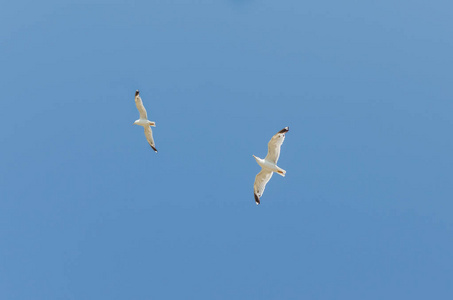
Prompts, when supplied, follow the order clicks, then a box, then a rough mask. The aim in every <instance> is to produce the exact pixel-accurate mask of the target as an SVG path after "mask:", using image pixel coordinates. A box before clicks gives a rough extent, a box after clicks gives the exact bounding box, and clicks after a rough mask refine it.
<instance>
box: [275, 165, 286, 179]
mask: <svg viewBox="0 0 453 300" xmlns="http://www.w3.org/2000/svg"><path fill="white" fill-rule="evenodd" d="M277 174H278V175H281V176H283V177H285V175H286V171H285V170H283V169H282V168H280V167H277Z"/></svg>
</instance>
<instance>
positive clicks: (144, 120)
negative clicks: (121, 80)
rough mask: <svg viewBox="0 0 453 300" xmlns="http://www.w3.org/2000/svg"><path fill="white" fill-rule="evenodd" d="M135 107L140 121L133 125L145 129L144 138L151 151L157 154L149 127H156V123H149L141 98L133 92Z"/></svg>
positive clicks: (137, 93) (136, 92)
mask: <svg viewBox="0 0 453 300" xmlns="http://www.w3.org/2000/svg"><path fill="white" fill-rule="evenodd" d="M135 105H136V106H137V109H138V112H139V113H140V119H138V120H136V121H135V122H134V124H133V125H140V126H143V127H144V128H145V136H146V139H147V140H148V143H149V145H150V146H151V148H153V150H154V151H155V152H156V153H157V149H156V145H155V144H154V139H153V132H152V131H151V127H149V126H153V127H156V122H151V121H149V120H148V116H147V114H146V109H145V107H144V106H143V102H142V98H140V95H139V91H138V90H136V91H135Z"/></svg>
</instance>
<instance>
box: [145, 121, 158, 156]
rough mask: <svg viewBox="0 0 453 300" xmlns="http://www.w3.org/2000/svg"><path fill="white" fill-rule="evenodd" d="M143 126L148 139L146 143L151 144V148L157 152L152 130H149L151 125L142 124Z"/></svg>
mask: <svg viewBox="0 0 453 300" xmlns="http://www.w3.org/2000/svg"><path fill="white" fill-rule="evenodd" d="M144 127H145V136H146V139H147V140H148V143H149V145H150V146H151V148H153V150H154V151H155V152H156V153H157V149H156V144H154V139H153V132H152V130H151V127H149V126H144Z"/></svg>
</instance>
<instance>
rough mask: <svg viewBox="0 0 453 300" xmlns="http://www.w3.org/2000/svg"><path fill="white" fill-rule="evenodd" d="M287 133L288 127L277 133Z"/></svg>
mask: <svg viewBox="0 0 453 300" xmlns="http://www.w3.org/2000/svg"><path fill="white" fill-rule="evenodd" d="M288 131H289V126H286V127H285V128H283V129H282V130H280V131H279V132H278V133H286V132H288Z"/></svg>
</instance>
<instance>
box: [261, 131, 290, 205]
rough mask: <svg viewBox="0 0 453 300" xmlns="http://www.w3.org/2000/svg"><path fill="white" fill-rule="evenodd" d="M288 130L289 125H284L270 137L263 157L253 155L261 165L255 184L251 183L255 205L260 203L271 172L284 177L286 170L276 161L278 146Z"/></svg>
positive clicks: (278, 151) (278, 155)
mask: <svg viewBox="0 0 453 300" xmlns="http://www.w3.org/2000/svg"><path fill="white" fill-rule="evenodd" d="M288 131H289V127H285V128H283V129H282V130H280V131H279V132H277V134H276V135H274V136H273V137H272V138H271V140H270V141H269V144H268V152H267V155H266V157H265V158H264V159H262V158H259V157H256V156H255V155H253V157H254V158H255V159H256V162H257V163H258V164H259V165H260V166H261V172H259V173H258V174H257V175H256V177H255V184H254V185H253V192H254V194H255V202H256V204H257V205H258V204H260V197H261V196H262V195H263V193H264V189H265V188H266V184H267V183H268V182H269V180H271V177H272V174H273V173H274V172H275V173H277V174H279V175H281V176H283V177H285V174H286V171H285V170H283V169H282V168H280V167H278V166H277V161H278V158H279V157H280V148H281V146H282V144H283V141H284V140H285V134H286V133H287V132H288Z"/></svg>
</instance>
